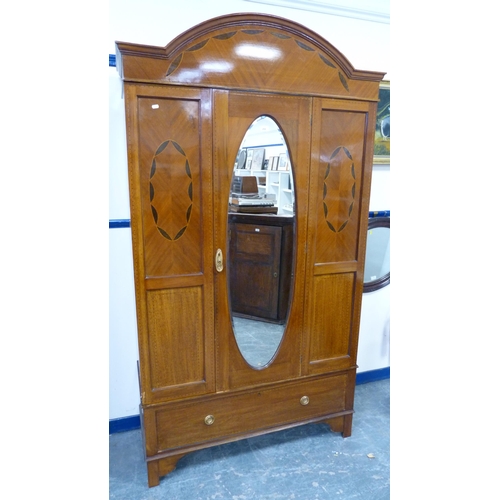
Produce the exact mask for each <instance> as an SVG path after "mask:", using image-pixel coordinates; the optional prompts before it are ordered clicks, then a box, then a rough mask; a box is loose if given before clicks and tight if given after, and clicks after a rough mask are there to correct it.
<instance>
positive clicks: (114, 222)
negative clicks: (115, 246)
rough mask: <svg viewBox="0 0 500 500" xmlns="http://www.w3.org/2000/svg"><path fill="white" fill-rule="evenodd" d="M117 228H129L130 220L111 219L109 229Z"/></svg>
mask: <svg viewBox="0 0 500 500" xmlns="http://www.w3.org/2000/svg"><path fill="white" fill-rule="evenodd" d="M118 227H130V219H113V220H110V221H109V229H116V228H118Z"/></svg>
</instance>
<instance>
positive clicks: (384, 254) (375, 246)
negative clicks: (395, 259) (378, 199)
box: [363, 217, 391, 292]
mask: <svg viewBox="0 0 500 500" xmlns="http://www.w3.org/2000/svg"><path fill="white" fill-rule="evenodd" d="M390 231H391V219H390V217H374V218H372V219H370V220H369V222H368V235H367V239H366V259H365V274H364V284H363V292H373V291H375V290H379V289H380V288H383V287H384V286H387V285H388V284H389V283H390V279H391V274H390V257H391V254H390V250H391V236H390V234H391V233H390Z"/></svg>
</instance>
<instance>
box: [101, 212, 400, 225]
mask: <svg viewBox="0 0 500 500" xmlns="http://www.w3.org/2000/svg"><path fill="white" fill-rule="evenodd" d="M390 216H391V211H390V210H379V211H377V212H370V213H369V217H370V218H373V217H390ZM120 227H130V219H112V220H110V221H109V228H110V229H116V228H120Z"/></svg>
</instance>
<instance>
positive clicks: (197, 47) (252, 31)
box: [166, 29, 349, 92]
mask: <svg viewBox="0 0 500 500" xmlns="http://www.w3.org/2000/svg"><path fill="white" fill-rule="evenodd" d="M238 33H243V34H245V35H251V36H257V35H260V34H262V33H266V30H258V29H242V30H239V31H230V32H228V33H222V34H219V35H215V36H213V37H211V38H207V39H205V40H202V41H201V42H198V43H196V44H194V45H191V46H190V47H188V48H187V49H185V50H184V52H194V51H197V50H201V49H203V48H204V47H205V45H206V44H207V43H208V41H209V40H211V39H212V38H213V39H214V40H229V39H230V38H232V37H233V36H235V35H236V34H238ZM270 33H271V35H273V36H274V37H276V38H278V39H280V40H288V39H293V38H292V37H291V36H289V35H285V34H282V33H277V32H275V31H270ZM293 40H294V41H295V43H296V44H297V45H298V46H299V47H300V48H301V49H303V50H306V51H308V52H316V53H317V54H318V55H319V57H320V59H321V61H322V62H323V63H324V64H326V65H327V66H328V67H329V68H332V69H337V66H335V64H333V63H332V62H331V61H330V60H329V59H328V58H326V57H325V56H324V55H322V54H320V53H319V52H317V51H316V49H315V48H313V47H311V46H309V45H307V44H305V43H304V42H302V41H300V40H297V39H293ZM184 52H181V53H180V54H179V55H178V56H177V57H176V58H175V60H174V61H173V62H172V64H170V66H169V67H168V70H167V73H166V76H170V75H171V74H172V73H173V72H174V71H175V70H176V69H177V68H178V67H179V66H180V64H181V62H182V54H183V53H184ZM338 77H339V80H340V83H341V84H342V86H343V87H344V88H345V89H346V90H347V92H349V85H348V83H347V80H346V78H345V76H344V75H343V74H342V72H341V71H340V70H338Z"/></svg>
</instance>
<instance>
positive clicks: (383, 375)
mask: <svg viewBox="0 0 500 500" xmlns="http://www.w3.org/2000/svg"><path fill="white" fill-rule="evenodd" d="M390 376H391V368H390V366H388V367H387V368H380V369H378V370H371V371H367V372H362V373H358V374H357V375H356V385H359V384H366V383H367V382H376V381H377V380H385V379H387V378H390ZM140 428H141V420H140V417H139V415H132V416H131V417H122V418H114V419H112V420H110V421H109V433H110V434H114V433H116V432H125V431H132V430H135V429H140Z"/></svg>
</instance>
